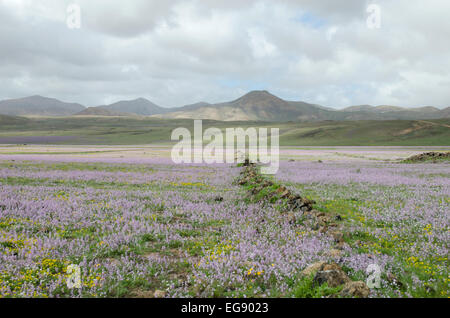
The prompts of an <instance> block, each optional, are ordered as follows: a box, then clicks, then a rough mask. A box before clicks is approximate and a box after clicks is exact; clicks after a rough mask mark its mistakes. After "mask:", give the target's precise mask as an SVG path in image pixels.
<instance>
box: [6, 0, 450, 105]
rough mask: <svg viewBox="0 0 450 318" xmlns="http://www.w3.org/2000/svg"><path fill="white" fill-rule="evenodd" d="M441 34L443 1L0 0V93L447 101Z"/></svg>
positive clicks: (95, 100) (109, 98)
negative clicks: (254, 94)
mask: <svg viewBox="0 0 450 318" xmlns="http://www.w3.org/2000/svg"><path fill="white" fill-rule="evenodd" d="M74 5H75V6H74ZM78 8H79V10H80V11H79V12H80V14H79V15H78V14H77V12H78V11H77V10H78ZM78 17H79V18H80V19H78ZM449 39H450V1H448V0H427V1H424V0H395V1H393V0H367V1H366V0H346V1H336V0H323V1H320V0H276V1H274V0H265V1H264V0H245V1H243V0H164V1H161V0H129V1H123V0H95V1H92V0H67V1H66V0H0V83H1V85H0V100H2V99H8V98H20V97H25V96H30V95H43V96H47V97H54V98H58V99H61V100H63V101H68V102H79V103H81V104H83V105H85V106H96V105H103V104H109V103H112V102H115V101H118V100H128V99H135V98H138V97H144V98H147V99H149V100H151V101H152V102H154V103H156V104H158V105H160V106H163V107H176V106H182V105H186V104H191V103H196V102H199V101H205V102H210V103H216V102H223V101H229V100H233V99H236V98H238V97H240V96H241V95H243V94H245V93H247V92H248V91H250V90H268V91H270V92H271V93H273V94H275V95H277V96H279V97H281V98H283V99H286V100H297V101H298V100H302V101H305V102H309V103H316V104H321V105H324V106H328V107H333V108H337V109H340V108H343V107H346V106H350V105H361V104H371V105H398V106H406V107H418V106H429V105H432V106H437V107H439V108H444V107H448V106H450V40H449Z"/></svg>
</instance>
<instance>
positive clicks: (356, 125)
mask: <svg viewBox="0 0 450 318" xmlns="http://www.w3.org/2000/svg"><path fill="white" fill-rule="evenodd" d="M427 123H428V124H426V123H423V122H420V121H415V120H389V121H324V122H314V123H297V122H287V123H267V122H220V121H213V120H204V121H203V129H204V130H205V129H207V128H208V127H217V128H219V129H221V130H222V131H224V130H225V128H230V127H242V128H244V129H246V128H248V127H267V128H270V127H275V128H279V129H280V144H281V145H282V146H362V145H364V146H449V145H450V143H449V140H450V128H448V125H449V124H450V119H439V120H428V121H427ZM177 127H186V128H188V129H189V130H190V131H191V132H192V133H193V120H187V119H156V118H132V117H111V118H109V117H88V118H79V117H59V118H57V117H52V118H30V119H21V118H14V120H13V119H11V120H6V119H5V118H3V120H2V119H1V118H0V142H1V140H2V138H7V137H13V136H15V137H17V136H21V137H27V136H71V137H73V138H71V139H67V140H61V141H58V142H56V143H57V144H74V145H76V144H78V145H140V144H161V145H166V144H171V143H173V142H172V141H171V140H170V138H171V132H172V130H173V129H175V128H177ZM5 140H6V139H5Z"/></svg>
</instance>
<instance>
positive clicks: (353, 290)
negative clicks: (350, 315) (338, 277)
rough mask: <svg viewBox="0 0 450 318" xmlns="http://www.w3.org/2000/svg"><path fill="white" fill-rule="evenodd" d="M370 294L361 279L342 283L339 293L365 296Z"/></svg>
mask: <svg viewBox="0 0 450 318" xmlns="http://www.w3.org/2000/svg"><path fill="white" fill-rule="evenodd" d="M369 294H370V289H369V287H367V285H366V284H365V283H364V282H362V281H357V282H348V283H346V284H345V285H344V288H343V289H342V291H341V293H340V295H341V296H342V297H358V298H366V297H368V296H369Z"/></svg>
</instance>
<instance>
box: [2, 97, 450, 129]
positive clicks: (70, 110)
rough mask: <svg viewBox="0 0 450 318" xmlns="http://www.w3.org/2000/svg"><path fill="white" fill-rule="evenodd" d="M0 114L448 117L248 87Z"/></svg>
mask: <svg viewBox="0 0 450 318" xmlns="http://www.w3.org/2000/svg"><path fill="white" fill-rule="evenodd" d="M0 114H5V115H11V116H72V115H77V116H153V117H157V118H166V119H211V120H219V121H266V122H290V121H292V122H308V121H324V120H333V121H343V120H420V119H440V118H450V108H449V107H447V108H445V109H443V110H440V109H438V108H436V107H433V106H425V107H419V108H404V107H399V106H390V105H380V106H371V105H356V106H350V107H347V108H344V109H341V110H335V109H332V108H328V107H324V106H321V105H317V104H310V103H305V102H301V101H287V100H284V99H281V98H279V97H278V96H275V95H273V94H271V93H270V92H268V91H266V90H258V91H251V92H248V93H247V94H245V95H243V96H241V97H239V98H237V99H235V100H232V101H229V102H223V103H217V104H210V103H207V102H198V103H194V104H190V105H186V106H182V107H176V108H164V107H160V106H158V105H156V104H154V103H152V102H151V101H149V100H147V99H145V98H137V99H134V100H126V101H119V102H116V103H113V104H110V105H102V106H96V107H89V108H85V107H84V106H82V105H80V104H76V103H65V102H62V101H59V100H57V99H53V98H47V97H42V96H38V95H35V96H30V97H26V98H21V99H10V100H5V101H1V102H0Z"/></svg>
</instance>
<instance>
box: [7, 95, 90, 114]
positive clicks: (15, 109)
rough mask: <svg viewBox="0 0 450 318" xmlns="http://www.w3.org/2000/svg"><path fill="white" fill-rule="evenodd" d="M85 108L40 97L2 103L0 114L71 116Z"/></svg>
mask: <svg viewBox="0 0 450 318" xmlns="http://www.w3.org/2000/svg"><path fill="white" fill-rule="evenodd" d="M84 108H85V107H84V106H83V105H80V104H77V103H65V102H62V101H60V100H57V99H55V98H47V97H43V96H39V95H35V96H30V97H25V98H19V99H9V100H4V101H0V114H3V115H11V116H70V115H73V114H75V113H78V112H80V111H82V110H83V109H84Z"/></svg>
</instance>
